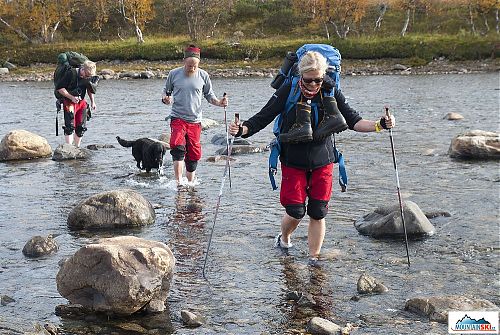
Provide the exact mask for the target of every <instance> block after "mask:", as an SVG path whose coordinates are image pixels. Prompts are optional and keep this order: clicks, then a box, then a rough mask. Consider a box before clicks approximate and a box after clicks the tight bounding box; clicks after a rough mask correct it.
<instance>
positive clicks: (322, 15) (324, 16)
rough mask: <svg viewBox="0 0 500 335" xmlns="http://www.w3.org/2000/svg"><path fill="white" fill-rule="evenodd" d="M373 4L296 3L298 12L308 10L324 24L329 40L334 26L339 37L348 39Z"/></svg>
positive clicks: (361, 0)
mask: <svg viewBox="0 0 500 335" xmlns="http://www.w3.org/2000/svg"><path fill="white" fill-rule="evenodd" d="M372 3H373V0H306V1H301V2H299V1H294V5H295V6H298V10H307V11H308V12H309V13H311V14H313V15H314V17H315V18H317V19H318V20H320V21H321V22H322V23H323V25H324V27H325V30H326V35H327V38H328V39H330V33H329V30H328V25H331V26H333V28H334V30H335V33H336V34H337V36H338V37H340V38H346V37H347V34H348V33H349V32H350V31H351V29H352V27H353V26H354V25H356V24H357V23H359V22H360V21H361V19H362V18H363V17H364V16H365V15H366V10H367V8H368V6H370V5H371V4H372Z"/></svg>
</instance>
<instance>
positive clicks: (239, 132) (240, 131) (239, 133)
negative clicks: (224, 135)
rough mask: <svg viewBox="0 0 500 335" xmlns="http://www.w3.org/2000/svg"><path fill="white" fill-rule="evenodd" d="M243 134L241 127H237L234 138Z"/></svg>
mask: <svg viewBox="0 0 500 335" xmlns="http://www.w3.org/2000/svg"><path fill="white" fill-rule="evenodd" d="M241 134H243V127H242V126H241V125H239V128H238V132H237V133H236V134H235V135H234V137H240V136H241Z"/></svg>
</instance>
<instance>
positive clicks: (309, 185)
mask: <svg viewBox="0 0 500 335" xmlns="http://www.w3.org/2000/svg"><path fill="white" fill-rule="evenodd" d="M332 178H333V163H330V164H328V165H325V166H322V167H320V168H317V169H315V170H312V171H310V170H304V169H296V168H292V167H288V166H285V165H283V164H281V191H280V202H281V204H282V205H283V206H287V205H299V204H305V203H306V197H309V198H310V199H315V200H323V201H329V200H330V197H331V196H332Z"/></svg>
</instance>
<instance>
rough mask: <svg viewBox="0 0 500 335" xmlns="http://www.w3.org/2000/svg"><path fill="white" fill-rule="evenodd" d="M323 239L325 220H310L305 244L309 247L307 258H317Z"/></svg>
mask: <svg viewBox="0 0 500 335" xmlns="http://www.w3.org/2000/svg"><path fill="white" fill-rule="evenodd" d="M324 238H325V219H321V220H315V219H312V218H311V219H310V221H309V228H308V231H307V243H308V245H309V257H311V258H318V257H319V254H320V252H321V246H322V245H323V240H324Z"/></svg>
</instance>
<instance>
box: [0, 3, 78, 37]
mask: <svg viewBox="0 0 500 335" xmlns="http://www.w3.org/2000/svg"><path fill="white" fill-rule="evenodd" d="M72 8H73V6H72V4H71V1H70V0H11V1H8V2H7V1H4V2H3V4H2V7H1V10H2V13H3V14H5V17H3V16H1V14H0V22H2V23H3V24H4V25H6V26H7V27H8V28H9V29H11V30H13V31H14V32H16V34H17V35H18V36H20V37H21V38H23V39H24V40H26V41H29V42H33V41H34V40H37V39H38V40H41V41H42V42H44V43H49V42H52V41H53V40H54V35H55V33H56V31H57V29H58V28H60V26H61V24H63V23H65V24H69V23H71V11H72Z"/></svg>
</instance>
